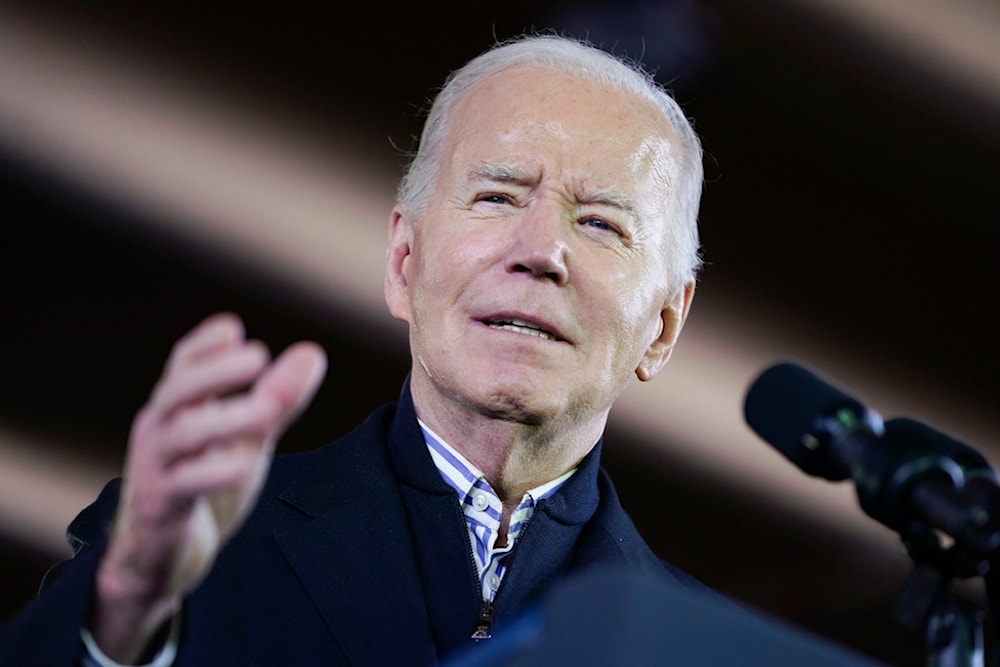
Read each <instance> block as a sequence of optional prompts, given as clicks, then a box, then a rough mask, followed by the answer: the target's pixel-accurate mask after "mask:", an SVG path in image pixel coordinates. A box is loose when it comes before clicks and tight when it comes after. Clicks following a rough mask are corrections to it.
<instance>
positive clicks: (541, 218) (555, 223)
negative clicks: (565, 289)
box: [507, 209, 569, 285]
mask: <svg viewBox="0 0 1000 667" xmlns="http://www.w3.org/2000/svg"><path fill="white" fill-rule="evenodd" d="M512 233H513V234H514V239H513V243H512V244H511V249H510V252H509V253H508V256H507V270H508V271H510V272H511V273H530V274H531V275H532V276H534V277H536V278H540V279H542V280H551V281H552V282H554V283H556V284H557V285H565V284H566V283H567V282H569V269H568V263H567V259H568V256H569V243H568V240H567V238H566V221H565V220H564V219H563V216H562V215H560V214H559V213H558V212H556V211H554V210H548V211H545V210H541V209H539V210H536V211H533V212H532V213H531V214H529V215H526V216H525V217H524V218H523V219H522V220H521V223H520V224H519V225H516V226H515V227H514V229H513V230H512Z"/></svg>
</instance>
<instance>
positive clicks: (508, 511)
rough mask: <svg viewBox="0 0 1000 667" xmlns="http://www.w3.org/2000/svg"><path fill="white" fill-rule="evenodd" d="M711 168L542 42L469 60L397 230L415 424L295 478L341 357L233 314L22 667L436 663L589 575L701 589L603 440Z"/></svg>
mask: <svg viewBox="0 0 1000 667" xmlns="http://www.w3.org/2000/svg"><path fill="white" fill-rule="evenodd" d="M700 162H701V154H700V147H699V144H698V140H697V138H696V137H695V135H694V133H693V131H692V129H691V127H690V125H689V124H688V123H687V121H686V120H685V119H684V116H683V114H682V113H681V111H680V110H679V109H678V107H677V105H676V104H675V103H674V102H673V100H671V99H670V98H669V97H668V96H667V95H666V94H665V93H663V92H662V91H661V90H660V89H658V88H657V87H656V86H655V84H653V83H652V82H651V80H650V79H649V78H648V77H647V76H646V75H644V74H642V73H641V72H638V71H636V70H633V69H632V68H630V67H629V66H626V65H624V64H622V63H621V62H619V61H617V60H615V59H614V58H612V57H610V56H608V55H607V54H605V53H603V52H601V51H598V50H596V49H592V48H590V47H587V46H583V45H581V44H578V43H576V42H574V41H571V40H566V39H563V38H557V37H532V38H525V39H521V40H516V41H514V42H511V43H508V44H505V45H502V46H500V47H498V48H495V49H492V50H490V51H488V52H487V53H485V54H483V55H482V56H480V57H479V58H477V59H474V60H473V61H471V62H470V63H469V64H468V65H466V66H465V67H464V68H463V69H462V70H459V71H458V72H457V73H456V74H454V75H453V76H452V77H451V78H450V79H449V82H448V85H447V86H446V87H445V88H444V89H443V91H442V93H441V94H440V95H439V96H438V98H437V100H436V101H435V104H434V107H433V108H432V110H431V112H430V115H429V118H428V120H427V124H426V126H425V130H424V134H423V137H422V139H421V145H420V149H419V152H418V154H417V156H416V158H415V159H414V161H413V164H412V165H411V167H410V169H409V171H408V173H407V174H406V176H405V178H404V180H403V183H402V186H401V188H400V194H399V200H398V203H397V204H396V206H395V207H394V208H393V210H392V215H391V221H390V229H389V240H388V250H387V253H386V274H385V298H386V302H387V304H388V307H389V310H390V312H391V313H392V315H393V316H395V317H396V318H398V319H400V320H403V321H405V322H407V323H408V324H409V331H410V346H411V352H412V357H413V366H412V370H411V373H410V376H409V378H408V380H407V383H406V385H405V386H404V388H403V392H402V394H401V397H400V401H399V403H398V405H396V406H388V407H386V408H383V409H381V410H379V411H378V412H376V413H374V414H373V415H372V416H371V417H370V418H369V420H368V421H367V422H366V423H365V424H364V425H362V426H361V427H359V429H358V430H356V431H355V432H354V433H352V434H351V435H349V436H347V437H346V438H344V439H343V440H342V441H340V442H337V443H333V444H332V445H329V446H327V447H326V448H324V449H322V450H319V451H317V452H313V453H309V454H297V455H292V456H285V457H278V458H276V459H274V461H273V462H272V453H273V449H274V445H275V442H276V441H277V439H278V437H279V435H280V433H281V432H282V431H283V429H284V428H285V427H286V426H287V425H288V423H289V422H290V421H291V420H292V419H294V417H295V416H296V415H297V414H298V413H299V412H300V411H301V410H302V409H304V407H305V406H306V405H307V404H308V402H309V400H310V398H311V396H312V394H313V392H314V390H315V388H316V387H317V385H318V384H319V382H320V381H321V379H322V376H323V373H324V369H325V363H326V362H325V357H324V355H323V352H322V350H320V349H319V348H318V347H317V346H316V345H314V344H311V343H301V344H298V345H296V346H293V347H292V348H290V349H289V350H287V351H285V353H284V354H282V355H281V356H280V357H278V358H277V359H276V360H274V361H271V360H269V358H268V355H267V352H266V350H265V348H264V347H263V345H261V344H260V343H258V342H255V341H248V340H246V339H245V337H244V332H243V330H242V326H241V324H240V322H239V320H238V319H237V318H236V317H235V316H232V315H220V316H216V317H213V318H210V319H209V320H207V321H206V322H204V323H203V324H201V325H200V326H199V327H197V328H196V329H195V330H194V331H193V332H192V333H190V334H189V335H188V336H186V337H185V338H184V339H182V340H181V341H180V342H179V343H178V344H177V346H176V347H175V349H174V350H173V352H172V354H171V355H170V358H169V361H168V363H167V365H166V368H165V371H164V375H163V377H162V379H161V380H160V382H159V383H158V385H157V386H156V388H155V389H154V391H153V393H152V397H151V398H150V400H149V402H148V403H147V405H146V406H145V407H144V408H143V409H142V410H141V411H140V413H139V414H138V416H137V418H136V420H135V423H134V426H133V429H132V432H131V436H130V443H129V451H128V457H127V461H126V466H125V476H124V482H123V483H122V484H121V486H120V489H119V486H118V484H112V485H110V486H109V488H108V489H106V490H105V492H104V493H103V494H102V496H101V498H100V499H99V500H98V502H97V503H95V505H93V506H91V507H90V508H88V509H87V510H86V511H85V512H84V513H82V514H81V516H80V517H78V518H77V520H76V521H74V523H73V525H71V527H70V539H71V542H72V543H73V544H74V547H75V548H76V549H78V551H79V553H78V554H77V555H76V556H75V558H74V559H73V560H72V561H70V562H68V563H66V564H64V565H62V566H61V567H60V568H58V570H57V571H56V572H55V573H54V574H53V575H52V576H50V577H49V581H48V582H47V583H46V586H45V587H44V590H43V591H42V593H41V595H40V597H39V600H38V601H37V602H36V604H35V605H34V607H33V608H31V609H29V610H28V611H27V612H26V613H25V614H24V615H23V616H22V617H21V618H19V619H17V620H16V621H15V622H14V623H13V624H12V626H11V628H9V640H8V641H9V642H10V643H9V646H20V647H21V649H20V650H25V649H24V647H25V646H27V647H29V650H31V651H35V652H37V653H35V654H36V655H44V656H45V658H44V659H43V661H44V662H45V664H74V663H75V662H76V661H77V660H78V659H79V657H80V656H81V655H84V654H86V656H87V657H86V659H87V660H91V661H94V662H98V663H101V662H103V663H104V664H114V663H112V662H111V661H112V660H113V661H116V662H117V663H123V664H138V663H141V662H143V661H148V660H152V659H155V660H156V661H157V664H167V663H169V662H171V661H173V662H176V663H177V664H181V663H183V664H198V665H207V664H317V663H319V664H330V663H332V664H383V663H388V662H394V663H402V664H414V665H419V664H431V663H433V662H435V661H437V660H439V659H441V658H443V657H445V656H448V655H452V654H454V653H455V652H456V651H460V650H463V649H466V648H468V646H470V645H471V644H473V643H474V642H476V641H490V639H489V637H490V636H491V635H492V634H493V633H494V631H495V630H496V629H497V628H500V627H501V626H502V625H503V623H504V622H505V621H509V620H510V619H512V618H515V617H516V616H517V614H518V613H519V612H520V611H522V610H523V609H525V608H526V607H527V606H528V605H529V604H531V603H533V602H536V601H538V600H539V599H541V598H542V597H543V596H544V595H545V593H546V592H547V591H548V590H550V589H551V587H552V585H553V584H554V583H555V582H557V581H558V580H559V579H561V578H562V577H564V576H565V575H567V574H568V573H571V572H575V571H579V570H583V569H585V568H588V567H592V566H598V565H615V566H628V567H631V568H633V569H635V570H638V571H641V572H644V573H647V574H651V575H652V576H655V577H658V578H661V579H662V580H664V581H669V582H676V583H682V582H684V581H686V578H685V577H684V575H683V574H682V573H679V572H676V571H674V570H672V569H671V568H669V567H668V566H666V565H664V564H662V562H661V561H660V560H659V559H658V558H657V557H656V556H655V555H653V554H652V552H651V551H650V550H649V549H648V547H647V546H646V545H645V544H644V543H643V541H642V540H641V538H640V537H639V536H638V535H637V534H636V531H635V529H634V527H633V526H632V524H631V522H630V521H629V520H628V518H627V516H626V515H625V514H624V512H623V511H622V509H621V507H620V505H619V503H618V501H617V498H616V496H615V494H614V490H613V488H612V486H611V484H610V481H609V480H608V479H607V477H606V476H605V475H604V473H603V472H601V471H600V470H599V452H600V444H599V443H600V440H601V437H602V433H603V430H604V427H605V423H606V420H607V417H608V413H609V410H610V409H611V406H612V404H613V403H614V401H615V399H616V398H617V397H618V396H619V394H620V393H621V391H622V390H623V389H624V387H625V386H626V384H627V383H628V382H629V381H630V379H631V377H632V376H633V375H634V376H637V377H638V378H639V379H640V380H649V379H651V378H653V377H654V376H655V375H657V374H658V373H659V372H660V371H661V370H662V368H663V367H664V365H665V364H666V362H667V360H668V358H669V356H670V353H671V351H672V349H673V346H674V344H675V342H676V340H677V337H678V335H679V333H680V331H681V328H682V326H683V324H684V320H685V318H686V316H687V313H688V309H689V307H690V304H691V299H692V295H693V292H694V283H695V274H696V271H697V268H698V241H697V229H696V217H697V207H698V199H699V197H700V188H701V164H700ZM272 463H273V465H272ZM112 522H113V523H112ZM80 628H84V630H83V633H82V636H83V638H84V641H85V645H84V647H83V648H81V647H80V645H79V643H78V642H79V638H80V636H81V635H80V632H79V630H80ZM33 642H37V643H33ZM11 650H14V649H11ZM0 655H2V652H0Z"/></svg>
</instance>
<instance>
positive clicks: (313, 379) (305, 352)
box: [253, 341, 327, 435]
mask: <svg viewBox="0 0 1000 667" xmlns="http://www.w3.org/2000/svg"><path fill="white" fill-rule="evenodd" d="M326 368H327V357H326V352H324V351H323V348H322V347H320V346H319V345H318V344H316V343H313V342H309V341H303V342H299V343H295V344H294V345H292V346H291V347H289V348H288V349H287V350H285V351H284V352H283V353H282V354H281V356H279V357H278V358H277V359H275V360H274V362H273V363H272V364H271V365H270V366H269V367H268V368H267V369H266V370H265V371H264V372H263V373H261V375H260V377H259V378H258V379H257V382H256V383H254V388H253V393H255V394H258V395H263V396H264V397H266V398H267V399H269V401H273V404H275V405H277V406H278V412H279V414H278V433H280V432H281V431H283V430H284V429H285V428H286V427H287V426H288V425H289V424H290V423H291V422H292V421H294V420H295V418H296V417H298V416H299V415H300V414H301V413H302V411H303V410H305V408H306V407H307V406H308V405H309V403H310V401H312V398H313V396H314V395H315V394H316V390H317V389H319V386H320V383H321V382H322V381H323V378H324V376H325V375H326ZM276 435H277V434H276Z"/></svg>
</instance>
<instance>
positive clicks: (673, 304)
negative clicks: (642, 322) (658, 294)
mask: <svg viewBox="0 0 1000 667" xmlns="http://www.w3.org/2000/svg"><path fill="white" fill-rule="evenodd" d="M693 298H694V281H693V280H692V281H691V282H689V283H687V284H686V285H684V288H683V289H680V290H678V291H677V293H676V294H674V296H673V298H671V299H670V300H669V301H667V302H666V303H664V304H663V309H662V310H661V311H660V335H659V336H657V337H656V338H655V339H654V340H653V342H652V343H651V344H650V345H649V347H648V348H646V353H645V354H644V355H643V357H642V360H641V361H640V362H639V366H638V367H637V368H636V369H635V374H636V377H638V378H639V379H640V380H642V381H643V382H647V381H649V380H652V379H653V378H654V377H656V375H657V373H659V372H660V371H661V370H663V367H664V366H666V365H667V361H668V360H669V359H670V354H671V353H672V352H673V351H674V344H675V343H676V342H677V337H678V336H680V335H681V329H683V328H684V321H685V320H686V319H687V315H688V310H689V309H690V308H691V299H693Z"/></svg>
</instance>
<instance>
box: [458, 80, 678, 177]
mask: <svg viewBox="0 0 1000 667" xmlns="http://www.w3.org/2000/svg"><path fill="white" fill-rule="evenodd" d="M675 145H676V142H675V139H674V133H673V129H672V128H671V127H670V124H669V123H668V122H667V120H666V118H665V117H664V116H663V114H662V113H661V112H660V111H659V110H658V109H657V108H656V107H655V105H654V104H653V103H652V102H651V101H649V100H647V99H645V98H643V97H641V96H639V95H638V94H636V93H633V92H630V91H625V90H621V89H619V88H615V87H612V86H610V85H608V84H604V83H602V82H599V81H596V80H594V79H592V78H589V77H586V76H583V75H581V74H576V73H569V72H565V71H562V70H559V69H554V68H547V67H541V66H535V65H521V66H516V67H512V68H508V69H506V70H503V71H500V72H497V73H495V74H493V75H491V76H489V77H487V78H485V79H483V80H482V81H480V82H478V83H477V84H475V85H474V86H472V87H471V88H470V89H469V90H467V91H466V92H465V93H464V94H463V95H462V96H461V98H460V99H459V100H458V103H457V104H456V106H455V109H454V110H453V114H452V117H451V119H450V123H449V132H448V137H447V139H446V142H445V152H444V157H445V162H446V164H445V165H443V166H445V171H447V170H448V168H449V167H450V168H451V169H452V170H453V171H456V172H457V173H453V174H452V176H453V177H461V176H463V175H465V174H466V173H469V171H470V170H471V169H474V167H475V165H476V163H479V162H483V163H491V164H503V165H508V166H510V167H511V168H514V169H517V170H518V171H524V172H530V173H536V172H540V171H544V172H545V173H546V175H553V174H556V175H559V176H562V177H565V178H569V179H572V180H573V181H574V182H575V183H577V184H578V185H579V186H581V187H593V188H604V187H617V188H626V189H630V188H636V187H639V188H643V187H650V186H654V187H667V188H669V185H670V181H671V175H672V173H673V171H674V166H675V158H674V146H675ZM654 182H655V183H654Z"/></svg>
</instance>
